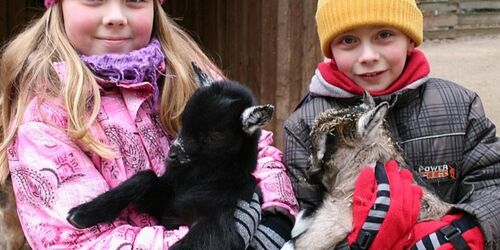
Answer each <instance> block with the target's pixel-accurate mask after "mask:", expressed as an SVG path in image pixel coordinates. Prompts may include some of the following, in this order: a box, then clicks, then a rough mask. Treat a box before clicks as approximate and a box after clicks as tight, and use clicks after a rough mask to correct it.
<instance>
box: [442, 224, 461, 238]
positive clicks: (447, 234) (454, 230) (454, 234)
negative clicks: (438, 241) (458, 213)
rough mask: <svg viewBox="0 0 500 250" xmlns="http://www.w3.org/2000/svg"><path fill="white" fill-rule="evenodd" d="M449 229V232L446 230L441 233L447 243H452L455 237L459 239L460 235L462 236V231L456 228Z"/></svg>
mask: <svg viewBox="0 0 500 250" xmlns="http://www.w3.org/2000/svg"><path fill="white" fill-rule="evenodd" d="M451 228H452V229H451V231H449V230H446V231H447V232H443V233H444V239H445V240H447V241H452V240H453V239H455V238H456V237H460V235H462V231H461V230H460V228H458V227H451Z"/></svg>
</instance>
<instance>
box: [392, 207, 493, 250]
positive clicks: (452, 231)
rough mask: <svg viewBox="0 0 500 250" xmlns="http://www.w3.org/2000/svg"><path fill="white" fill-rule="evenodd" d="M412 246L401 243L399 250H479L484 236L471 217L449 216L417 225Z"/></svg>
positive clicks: (461, 215) (482, 247)
mask: <svg viewBox="0 0 500 250" xmlns="http://www.w3.org/2000/svg"><path fill="white" fill-rule="evenodd" d="M412 236H413V237H412V238H413V239H414V240H413V241H412V242H411V243H410V244H407V243H405V242H403V241H401V242H399V243H398V245H397V246H396V247H398V249H403V248H404V249H407V248H408V249H412V250H413V249H419V250H423V249H439V250H453V249H457V250H466V249H470V250H479V249H484V236H483V233H482V232H481V230H480V229H479V227H478V226H477V225H476V222H475V221H474V219H473V218H472V216H470V215H464V214H462V213H459V214H449V215H445V216H443V218H441V219H440V220H434V221H425V222H420V223H417V224H415V226H414V227H413V230H412Z"/></svg>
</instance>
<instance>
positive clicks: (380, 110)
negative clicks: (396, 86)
mask: <svg viewBox="0 0 500 250" xmlns="http://www.w3.org/2000/svg"><path fill="white" fill-rule="evenodd" d="M387 110H389V103H387V102H382V103H380V104H379V105H378V106H377V107H375V108H374V109H372V110H370V111H368V112H366V113H364V114H363V115H362V116H361V117H360V118H359V120H358V124H357V130H358V135H359V136H361V137H362V138H364V137H365V136H368V135H371V134H372V133H373V132H374V131H375V130H377V129H378V128H379V127H380V125H381V124H382V123H383V121H384V118H385V114H386V113H387Z"/></svg>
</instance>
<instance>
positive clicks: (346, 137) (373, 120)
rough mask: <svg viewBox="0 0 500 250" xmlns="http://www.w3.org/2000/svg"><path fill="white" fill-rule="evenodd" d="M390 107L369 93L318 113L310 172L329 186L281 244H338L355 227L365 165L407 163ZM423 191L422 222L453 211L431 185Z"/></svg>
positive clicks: (303, 246)
mask: <svg viewBox="0 0 500 250" xmlns="http://www.w3.org/2000/svg"><path fill="white" fill-rule="evenodd" d="M388 109H389V104H388V103H387V102H382V103H380V104H379V105H375V102H374V100H373V98H372V97H371V96H370V95H369V94H367V93H366V94H365V97H364V100H363V103H362V104H361V105H359V106H355V107H351V108H346V109H330V110H326V111H325V112H323V113H321V114H319V115H318V116H317V117H316V120H315V122H314V125H313V128H312V130H311V140H312V146H313V147H312V148H313V149H312V155H311V157H310V164H311V165H310V168H309V169H308V177H310V178H312V177H316V179H317V180H318V181H319V182H321V183H322V185H323V186H324V188H325V190H326V191H325V193H324V197H323V201H322V204H321V205H320V206H318V207H317V208H316V210H315V211H301V213H300V214H299V217H298V218H297V220H296V223H295V226H294V228H293V231H292V238H293V239H292V240H291V241H289V242H288V243H287V244H286V245H285V246H284V247H283V248H282V249H287V250H288V249H333V248H334V247H335V246H336V245H337V244H338V243H339V242H341V241H342V240H343V239H345V238H346V237H347V236H348V234H349V233H351V232H352V230H353V215H352V206H351V204H352V195H353V192H354V187H355V182H356V180H357V177H358V175H359V173H360V171H361V169H362V168H363V167H366V166H372V167H374V166H375V163H376V162H377V161H379V162H382V163H385V162H387V161H389V160H396V161H397V162H398V163H399V166H400V167H402V168H407V166H406V165H405V161H404V159H403V157H402V154H401V153H400V152H399V150H398V148H397V147H396V145H395V144H394V142H393V140H392V139H391V137H390V134H389V132H388V131H387V130H386V129H385V128H384V118H385V115H386V113H387V111H388ZM423 191H424V195H423V197H422V200H421V203H422V204H421V205H422V209H421V210H420V214H419V218H418V221H422V220H429V219H437V218H440V217H442V216H443V215H444V214H446V212H448V210H449V209H450V205H449V204H447V203H445V202H443V201H441V200H440V199H439V198H438V197H437V196H435V195H434V194H433V193H432V192H431V191H429V190H428V189H426V188H423Z"/></svg>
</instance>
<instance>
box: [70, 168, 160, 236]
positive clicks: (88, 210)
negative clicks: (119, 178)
mask: <svg viewBox="0 0 500 250" xmlns="http://www.w3.org/2000/svg"><path fill="white" fill-rule="evenodd" d="M158 182H159V178H158V176H156V174H155V173H154V172H153V171H150V170H148V171H143V172H139V173H137V174H135V175H134V176H132V177H131V178H130V179H128V180H126V181H124V182H123V183H121V184H120V185H118V186H117V187H116V188H114V189H111V190H109V191H107V192H105V193H103V194H101V195H99V196H97V197H96V198H94V199H93V200H91V201H89V202H87V203H84V204H81V205H79V206H76V207H74V208H72V209H71V210H69V212H68V217H67V220H68V222H69V223H71V225H73V226H74V227H76V228H80V229H82V228H88V227H91V226H94V225H96V224H98V223H102V222H111V221H113V220H114V219H115V218H116V217H118V215H119V214H120V212H121V211H122V210H123V209H124V208H125V207H127V206H128V205H129V204H130V203H133V202H136V201H139V200H141V198H142V197H143V196H144V195H146V194H147V193H148V192H151V190H153V189H154V187H155V186H156V185H157V184H158Z"/></svg>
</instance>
